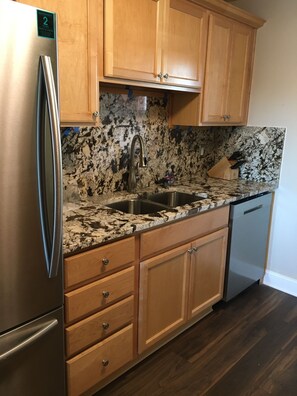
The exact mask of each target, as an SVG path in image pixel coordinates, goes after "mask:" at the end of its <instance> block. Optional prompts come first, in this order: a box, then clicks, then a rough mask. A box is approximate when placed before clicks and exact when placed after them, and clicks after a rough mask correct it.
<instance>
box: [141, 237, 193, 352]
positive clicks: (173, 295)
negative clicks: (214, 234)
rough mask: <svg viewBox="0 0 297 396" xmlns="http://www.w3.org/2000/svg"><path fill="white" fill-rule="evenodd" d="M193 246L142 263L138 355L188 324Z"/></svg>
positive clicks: (184, 246) (185, 246) (182, 247)
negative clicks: (191, 248)
mask: <svg viewBox="0 0 297 396" xmlns="http://www.w3.org/2000/svg"><path fill="white" fill-rule="evenodd" d="M189 247H190V245H183V246H181V247H179V248H176V249H173V250H171V251H169V252H167V253H164V254H160V255H159V256H156V257H154V258H152V259H149V260H146V261H143V262H141V263H140V288H139V290H140V292H139V294H140V295H139V345H138V350H139V352H140V353H141V352H143V351H144V350H145V349H147V348H149V347H150V346H152V345H154V344H155V343H156V342H157V341H160V340H161V339H163V338H164V337H165V336H167V335H168V334H170V333H171V332H172V331H174V330H175V329H177V328H178V327H179V326H181V325H182V324H184V323H185V322H186V316H187V313H186V305H187V294H188V287H187V278H188V276H187V272H188V268H189V257H190V255H189V253H188V249H189Z"/></svg>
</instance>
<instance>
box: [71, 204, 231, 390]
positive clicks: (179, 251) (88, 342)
mask: <svg viewBox="0 0 297 396" xmlns="http://www.w3.org/2000/svg"><path fill="white" fill-rule="evenodd" d="M228 218H229V208H228V206H225V207H221V208H219V209H215V210H212V211H208V212H206V213H203V214H200V215H197V216H193V217H191V218H188V219H184V220H180V221H178V222H176V223H172V224H169V225H165V226H163V227H159V228H156V229H153V230H149V231H146V232H143V233H142V234H140V235H139V236H138V237H137V236H135V237H130V238H127V239H125V240H123V241H119V242H114V243H111V244H110V245H105V246H102V247H100V248H98V249H94V251H90V252H84V253H82V254H80V255H77V257H75V256H73V257H70V258H66V259H65V261H66V260H67V264H66V266H65V272H66V273H67V276H68V280H67V281H66V282H65V285H68V289H66V291H65V321H66V327H65V345H66V359H67V360H66V373H67V384H68V395H69V396H76V395H90V394H93V393H94V392H96V391H97V390H99V389H101V388H102V387H103V386H104V385H105V384H106V383H108V382H109V381H111V380H112V379H113V378H116V376H118V375H120V374H122V373H123V372H124V371H125V370H126V369H127V368H129V367H131V366H132V365H134V364H136V363H137V362H138V361H140V360H142V359H143V358H144V356H145V355H148V354H150V353H151V352H152V351H153V350H155V349H157V348H158V347H160V346H161V345H162V344H163V343H165V342H167V341H168V340H169V339H170V338H172V337H173V336H175V335H176V334H178V333H179V332H181V331H183V330H185V329H186V328H187V327H189V326H190V325H191V324H193V323H194V322H195V321H198V320H199V319H200V318H201V317H203V316H204V315H205V314H206V313H207V312H209V311H211V308H212V305H213V304H215V303H216V302H217V301H219V300H220V299H221V298H222V295H223V282H224V273H225V258H226V245H227V235H228V228H227V225H228ZM120 252H124V254H123V255H121V254H120ZM106 258H108V260H109V263H110V267H109V268H106V270H105V269H104V270H102V260H104V259H106ZM96 263H97V264H98V265H97V267H96ZM84 264H85V265H88V264H89V265H90V268H89V269H86V268H84ZM127 265H128V267H126V266H127ZM123 266H125V268H123ZM80 269H82V271H80ZM104 271H106V273H105V272H104ZM138 275H139V276H138ZM94 279H95V280H94ZM86 281H88V282H89V283H88V284H85V282H86ZM73 285H76V288H75V289H73V287H74V286H73ZM106 292H108V293H106ZM104 295H105V296H104ZM137 312H138V317H137ZM137 343H138V345H137ZM137 352H138V355H137Z"/></svg>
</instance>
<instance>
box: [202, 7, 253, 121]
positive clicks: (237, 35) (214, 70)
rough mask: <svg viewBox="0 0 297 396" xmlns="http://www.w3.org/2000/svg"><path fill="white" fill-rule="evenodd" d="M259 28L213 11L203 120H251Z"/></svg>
mask: <svg viewBox="0 0 297 396" xmlns="http://www.w3.org/2000/svg"><path fill="white" fill-rule="evenodd" d="M255 34H256V30H255V29H254V28H251V27H249V26H247V25H244V24H241V23H238V22H236V21H234V20H232V19H229V18H225V17H223V16H221V15H216V14H212V15H210V22H209V33H208V46H207V60H206V70H205V86H204V91H203V105H202V124H209V125H225V124H229V125H239V124H246V123H247V115H248V104H249V97H250V87H251V77H252V67H253V59H254V56H253V55H254V43H255Z"/></svg>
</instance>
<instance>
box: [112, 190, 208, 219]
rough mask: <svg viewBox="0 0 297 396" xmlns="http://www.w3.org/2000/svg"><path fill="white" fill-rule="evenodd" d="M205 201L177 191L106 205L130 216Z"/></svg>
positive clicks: (200, 197)
mask: <svg viewBox="0 0 297 396" xmlns="http://www.w3.org/2000/svg"><path fill="white" fill-rule="evenodd" d="M201 199H205V197H202V196H199V195H196V194H188V193H183V192H179V191H165V192H160V193H155V194H153V193H152V194H146V197H145V199H143V198H135V199H128V200H124V201H119V202H114V203H111V204H108V205H106V206H107V207H109V208H112V209H116V210H120V211H121V212H124V213H131V214H152V213H157V212H160V211H161V210H170V209H172V208H176V207H177V206H183V205H186V204H190V203H192V202H196V201H199V200H201Z"/></svg>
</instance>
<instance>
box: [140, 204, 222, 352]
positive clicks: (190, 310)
mask: <svg viewBox="0 0 297 396" xmlns="http://www.w3.org/2000/svg"><path fill="white" fill-rule="evenodd" d="M227 209H228V208H227ZM206 219H207V221H206ZM218 219H220V220H218ZM195 220H196V221H197V222H198V223H200V224H204V228H203V229H201V232H202V230H203V232H204V234H205V233H207V232H209V234H207V235H204V236H201V237H199V238H196V239H194V238H193V234H192V233H191V232H190V231H189V230H188V231H187V232H186V233H185V234H184V235H188V238H189V237H190V238H191V240H190V241H189V243H186V244H184V245H182V246H179V247H177V248H172V249H169V250H168V251H167V252H164V253H162V254H159V255H155V256H154V257H152V258H149V259H147V260H145V261H142V262H141V263H140V285H139V327H138V353H140V354H141V353H143V352H144V351H146V350H147V349H149V348H150V347H152V346H154V345H155V344H157V343H158V342H160V341H161V340H166V337H167V338H168V336H170V335H172V334H174V332H175V331H176V330H178V329H179V328H181V327H182V326H184V327H186V326H185V325H187V323H189V322H190V321H192V322H193V320H194V319H195V318H197V320H198V319H199V317H202V316H203V315H205V314H206V313H207V312H208V311H210V310H211V307H212V305H213V304H215V303H216V302H218V301H219V300H221V298H222V297H223V284H224V275H225V261H226V247H227V236H228V228H227V223H228V210H226V207H225V208H221V209H218V210H215V211H212V212H208V213H205V214H202V215H200V216H197V217H196V218H195V217H193V218H192V219H189V220H185V222H186V223H187V222H188V223H189V222H190V224H191V225H192V226H193V228H194V229H195V227H194V222H195ZM182 225H183V221H181V222H179V223H176V224H172V225H170V226H168V227H170V228H168V230H167V232H165V233H164V235H163V236H164V238H162V236H161V231H162V228H159V229H157V230H155V231H153V230H152V231H149V232H148V233H147V235H145V234H143V238H142V239H141V242H142V241H143V242H144V244H145V246H146V248H145V249H142V247H141V249H140V251H142V250H143V251H145V253H144V255H147V254H149V252H151V254H155V253H154V252H156V251H158V249H159V247H162V248H163V247H164V244H168V245H169V244H170V240H171V242H172V243H173V244H175V242H176V239H175V238H174V237H172V238H166V236H167V237H169V236H170V235H172V236H175V235H177V234H178V235H182V234H181V233H179V231H180V227H181V226H182ZM215 227H216V230H215ZM193 228H192V229H193ZM153 233H156V234H155V236H154V234H153ZM197 235H199V232H198V231H197ZM157 238H159V240H160V243H159V244H158V242H157ZM152 240H154V241H155V243H154V244H152V243H148V241H152ZM141 242H140V245H141ZM184 242H186V240H184ZM167 248H169V246H168V247H167Z"/></svg>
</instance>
